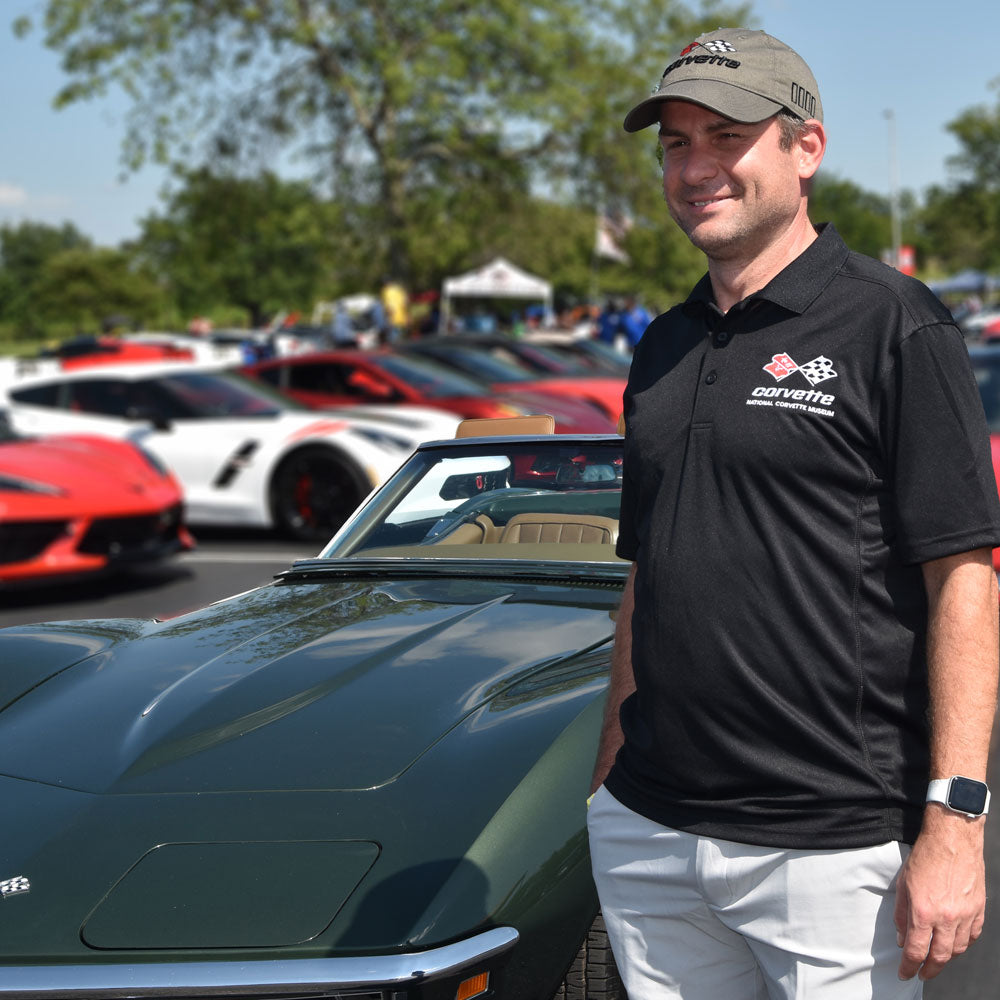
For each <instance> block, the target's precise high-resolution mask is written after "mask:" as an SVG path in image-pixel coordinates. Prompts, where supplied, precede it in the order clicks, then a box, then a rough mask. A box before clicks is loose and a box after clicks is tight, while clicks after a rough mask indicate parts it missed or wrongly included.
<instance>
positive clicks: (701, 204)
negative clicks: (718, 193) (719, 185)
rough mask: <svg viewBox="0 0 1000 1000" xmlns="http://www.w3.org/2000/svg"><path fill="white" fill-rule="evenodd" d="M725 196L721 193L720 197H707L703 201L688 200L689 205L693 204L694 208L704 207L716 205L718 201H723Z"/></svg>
mask: <svg viewBox="0 0 1000 1000" xmlns="http://www.w3.org/2000/svg"><path fill="white" fill-rule="evenodd" d="M725 200H726V196H725V195H723V196H722V197H720V198H708V199H706V200H705V201H691V202H688V204H689V205H693V206H694V207H695V208H704V207H705V206H706V205H717V204H718V203H719V202H720V201H725Z"/></svg>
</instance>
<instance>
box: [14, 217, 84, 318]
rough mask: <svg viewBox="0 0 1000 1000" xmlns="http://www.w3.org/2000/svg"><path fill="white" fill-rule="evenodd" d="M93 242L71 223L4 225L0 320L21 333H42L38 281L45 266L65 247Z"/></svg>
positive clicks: (69, 247) (81, 245)
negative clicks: (59, 224)
mask: <svg viewBox="0 0 1000 1000" xmlns="http://www.w3.org/2000/svg"><path fill="white" fill-rule="evenodd" d="M90 245H91V244H90V240H89V239H88V238H87V237H86V236H84V235H83V233H81V232H80V231H79V230H78V229H77V228H76V227H75V226H74V225H72V223H69V222H67V223H64V224H63V225H62V226H50V225H46V224H45V223H42V222H22V223H19V224H18V225H4V226H0V320H3V321H5V322H8V323H10V324H12V325H13V327H14V328H15V329H16V330H17V332H18V333H19V334H20V335H21V336H31V335H38V334H40V333H41V330H42V323H41V316H40V312H39V307H40V305H41V302H40V298H39V291H38V284H39V279H40V277H41V275H42V271H43V269H44V268H45V265H46V264H47V263H48V262H49V261H50V260H51V259H52V258H53V257H55V256H56V255H57V254H59V253H61V252H63V251H65V250H88V249H90Z"/></svg>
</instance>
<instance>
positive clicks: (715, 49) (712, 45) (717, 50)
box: [702, 40, 736, 56]
mask: <svg viewBox="0 0 1000 1000" xmlns="http://www.w3.org/2000/svg"><path fill="white" fill-rule="evenodd" d="M702 45H703V47H704V48H706V49H708V51H709V52H711V53H713V54H714V55H717V56H721V55H722V53H723V52H735V51H736V46H735V45H730V44H729V42H724V41H721V40H720V41H715V42H703V43H702Z"/></svg>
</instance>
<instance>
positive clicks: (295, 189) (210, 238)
mask: <svg viewBox="0 0 1000 1000" xmlns="http://www.w3.org/2000/svg"><path fill="white" fill-rule="evenodd" d="M178 179H179V182H180V183H179V186H178V187H176V188H175V190H174V191H173V192H172V193H171V194H169V195H168V196H167V197H166V204H165V206H164V209H163V211H162V212H161V213H154V214H151V215H149V216H148V217H147V218H146V219H144V220H143V221H142V236H141V237H140V239H139V241H138V245H137V247H136V250H137V251H138V252H139V254H140V255H141V256H142V257H143V259H145V260H146V261H148V262H149V264H150V265H151V266H152V267H153V268H154V270H155V271H156V272H157V273H158V274H159V275H160V277H161V278H162V279H163V281H164V282H165V283H166V284H167V286H168V287H169V289H170V291H171V293H172V295H173V296H174V299H175V302H176V304H177V306H178V308H179V309H180V311H181V313H182V314H185V315H189V316H190V315H193V314H195V313H200V312H208V311H210V310H211V308H212V307H213V306H217V305H220V304H228V305H235V306H239V307H240V308H241V309H243V310H245V313H246V319H247V321H248V322H249V324H250V325H251V326H258V325H260V324H261V323H262V322H263V320H264V319H265V317H266V316H267V315H268V314H269V313H272V312H276V311H278V310H279V309H281V308H283V307H287V306H289V305H299V306H308V305H309V304H310V303H311V302H312V301H313V300H314V299H315V298H316V297H317V296H318V295H320V294H328V293H329V288H330V286H332V285H333V283H334V267H335V261H334V258H335V256H336V254H335V250H336V249H337V242H338V241H337V233H338V231H339V219H338V213H337V211H336V208H335V206H334V205H332V204H331V203H330V202H327V201H324V200H322V199H320V198H319V197H318V196H317V195H316V194H315V193H314V192H313V190H312V188H311V187H310V185H309V184H307V183H305V182H303V181H285V180H282V179H281V178H279V177H277V176H276V175H275V174H273V173H270V172H265V173H263V174H261V175H259V176H257V177H249V178H247V177H236V176H232V175H227V174H217V173H213V172H212V171H211V170H209V169H208V168H205V167H203V168H200V169H198V170H190V171H186V172H179V174H178Z"/></svg>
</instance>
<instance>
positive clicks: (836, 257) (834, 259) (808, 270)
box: [682, 222, 850, 315]
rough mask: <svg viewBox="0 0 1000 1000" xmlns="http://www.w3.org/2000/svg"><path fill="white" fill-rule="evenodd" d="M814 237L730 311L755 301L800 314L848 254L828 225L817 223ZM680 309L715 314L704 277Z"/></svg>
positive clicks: (713, 301) (710, 283) (711, 293)
mask: <svg viewBox="0 0 1000 1000" xmlns="http://www.w3.org/2000/svg"><path fill="white" fill-rule="evenodd" d="M816 234H817V238H816V239H815V240H813V242H812V243H810V244H809V246H808V247H806V249H805V250H804V251H803V252H802V253H801V254H799V256H798V257H796V258H795V260H793V261H792V262H791V263H790V264H788V265H787V266H786V267H785V268H784V269H783V270H781V271H779V272H778V274H776V275H775V276H774V277H773V278H772V279H771V280H770V281H769V282H768V283H767V284H766V285H765V286H764V287H763V288H761V289H760V290H759V291H757V292H754V293H753V294H752V295H748V296H747V297H746V298H745V299H744V300H743V303H737V305H736V306H734V307H733V308H738V307H739V306H740V305H744V307H745V306H746V305H749V304H750V303H751V302H752V301H753V300H755V299H764V300H766V301H768V302H773V303H774V304H775V305H778V306H781V307H782V308H784V309H787V310H788V311H789V312H793V313H798V314H801V313H804V312H805V311H806V309H808V308H809V306H810V305H811V304H812V302H813V301H814V300H815V298H816V297H817V296H818V295H819V294H820V292H822V291H823V289H824V288H825V287H826V286H827V284H828V283H829V281H830V278H831V277H832V276H833V274H834V273H835V272H836V271H837V270H839V269H840V268H841V267H842V266H843V264H844V262H845V261H846V260H847V255H848V253H849V252H850V251H849V250H848V249H847V245H846V244H845V243H844V241H843V240H842V239H841V238H840V234H839V233H838V232H837V230H836V228H835V227H834V225H833V223H832V222H823V223H820V225H818V226H817V227H816ZM682 308H683V310H684V312H686V313H688V314H689V315H690V314H691V313H692V312H702V313H703V311H704V310H705V309H709V311H714V312H718V306H716V304H715V296H714V294H713V292H712V282H711V279H710V278H709V276H708V275H707V274H705V275H703V276H702V277H701V279H700V280H699V281H698V284H696V285H695V286H694V288H693V289H692V290H691V294H690V295H689V296H688V297H687V299H686V300H685V301H684V304H683V306H682Z"/></svg>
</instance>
